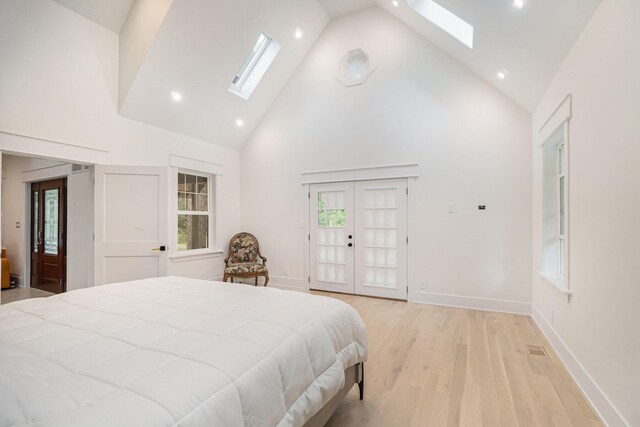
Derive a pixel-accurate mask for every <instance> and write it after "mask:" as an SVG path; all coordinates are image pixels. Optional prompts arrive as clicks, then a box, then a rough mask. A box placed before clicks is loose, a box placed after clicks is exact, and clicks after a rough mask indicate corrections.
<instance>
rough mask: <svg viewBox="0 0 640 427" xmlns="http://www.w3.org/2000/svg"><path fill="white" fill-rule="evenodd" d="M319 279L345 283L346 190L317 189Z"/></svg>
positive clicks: (317, 266)
mask: <svg viewBox="0 0 640 427" xmlns="http://www.w3.org/2000/svg"><path fill="white" fill-rule="evenodd" d="M317 213H318V218H317V222H318V242H317V247H316V254H317V259H316V279H317V280H319V281H327V282H335V283H345V281H346V280H347V279H346V271H347V267H346V252H345V244H346V236H345V224H346V220H345V194H344V191H322V192H318V210H317Z"/></svg>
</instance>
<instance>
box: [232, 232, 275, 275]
mask: <svg viewBox="0 0 640 427" xmlns="http://www.w3.org/2000/svg"><path fill="white" fill-rule="evenodd" d="M258 258H260V260H258ZM224 263H225V265H226V267H225V269H224V278H223V281H225V282H226V281H227V279H231V283H233V278H234V277H239V278H247V277H249V278H250V277H255V279H256V283H255V285H256V286H258V277H260V276H263V277H264V286H267V284H268V283H269V271H268V270H267V258H266V257H263V256H262V255H261V254H260V245H259V244H258V239H256V236H254V235H253V234H251V233H247V232H243V233H238V234H236V235H235V236H233V237H232V238H231V241H229V256H228V257H227V258H225V260H224Z"/></svg>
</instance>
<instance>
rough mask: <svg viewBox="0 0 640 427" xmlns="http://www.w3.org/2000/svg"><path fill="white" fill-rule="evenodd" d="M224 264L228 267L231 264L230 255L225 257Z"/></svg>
mask: <svg viewBox="0 0 640 427" xmlns="http://www.w3.org/2000/svg"><path fill="white" fill-rule="evenodd" d="M224 265H226V266H227V267H228V266H229V257H226V258H225V259H224Z"/></svg>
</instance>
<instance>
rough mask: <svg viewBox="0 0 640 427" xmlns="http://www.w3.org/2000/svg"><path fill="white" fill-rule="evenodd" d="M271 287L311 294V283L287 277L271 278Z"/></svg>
mask: <svg viewBox="0 0 640 427" xmlns="http://www.w3.org/2000/svg"><path fill="white" fill-rule="evenodd" d="M269 286H270V287H273V288H278V289H285V290H292V291H303V292H309V283H308V282H307V281H306V280H305V279H301V278H296V277H286V276H269Z"/></svg>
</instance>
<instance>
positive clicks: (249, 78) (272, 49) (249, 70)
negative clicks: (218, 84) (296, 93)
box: [229, 33, 282, 99]
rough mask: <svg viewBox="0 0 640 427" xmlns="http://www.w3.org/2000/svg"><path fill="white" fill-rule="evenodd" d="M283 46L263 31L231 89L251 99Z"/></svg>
mask: <svg viewBox="0 0 640 427" xmlns="http://www.w3.org/2000/svg"><path fill="white" fill-rule="evenodd" d="M281 47H282V46H281V45H280V43H278V42H277V41H276V40H274V39H273V38H272V37H270V36H269V35H267V34H265V33H262V34H260V37H258V41H257V42H256V43H255V45H254V46H253V48H252V49H251V52H249V56H247V59H245V61H244V63H243V64H242V67H240V71H238V74H236V76H235V77H234V79H233V81H232V82H231V85H230V86H229V91H230V92H231V93H235V94H236V95H238V96H239V97H241V98H244V99H249V97H251V94H252V93H253V91H254V90H255V89H256V87H258V84H259V83H260V80H262V78H263V77H264V75H265V73H266V72H267V70H268V69H269V67H270V66H271V64H272V63H273V61H274V60H275V59H276V55H277V54H278V52H279V51H280V48H281Z"/></svg>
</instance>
